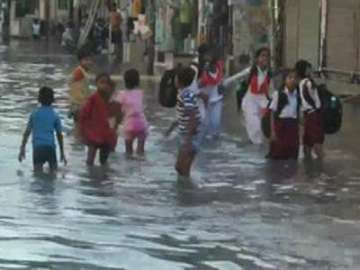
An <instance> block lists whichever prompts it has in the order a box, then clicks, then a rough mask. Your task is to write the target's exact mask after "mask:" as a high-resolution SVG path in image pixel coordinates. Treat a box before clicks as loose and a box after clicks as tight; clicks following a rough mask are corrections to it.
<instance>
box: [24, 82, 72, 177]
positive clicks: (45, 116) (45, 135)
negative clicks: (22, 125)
mask: <svg viewBox="0 0 360 270" xmlns="http://www.w3.org/2000/svg"><path fill="white" fill-rule="evenodd" d="M38 100H39V103H40V104H41V107H39V108H38V109H36V110H35V111H34V112H33V113H32V114H31V116H30V119H29V122H28V125H27V128H26V131H25V133H24V137H23V141H22V144H21V148H20V154H19V161H20V162H22V161H23V160H24V159H25V153H26V151H25V147H26V144H27V141H28V139H29V137H30V135H31V133H32V143H33V164H34V171H35V172H42V171H43V166H44V164H45V163H48V164H49V167H50V171H51V172H54V171H55V170H56V169H57V158H56V146H55V139H54V132H56V136H57V140H58V143H59V147H60V159H61V161H62V162H64V164H65V165H66V158H65V154H64V142H63V135H62V127H61V120H60V118H59V115H58V114H57V113H56V112H55V111H54V108H53V107H52V103H53V102H54V91H53V89H51V88H48V87H42V88H41V89H40V91H39V97H38Z"/></svg>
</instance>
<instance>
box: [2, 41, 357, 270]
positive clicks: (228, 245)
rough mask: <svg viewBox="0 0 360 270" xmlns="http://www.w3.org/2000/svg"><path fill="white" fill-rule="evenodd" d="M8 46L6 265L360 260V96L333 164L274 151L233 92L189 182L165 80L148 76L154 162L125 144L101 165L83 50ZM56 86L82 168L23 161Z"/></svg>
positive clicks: (69, 144)
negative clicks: (44, 98) (44, 92)
mask: <svg viewBox="0 0 360 270" xmlns="http://www.w3.org/2000/svg"><path fill="white" fill-rule="evenodd" d="M0 57H1V59H2V61H1V62H0V91H1V92H0V93H1V95H0V128H1V135H0V136H1V140H0V176H1V177H0V204H1V206H2V207H1V210H2V211H1V214H0V238H1V241H0V268H1V269H36V267H38V269H127V270H142V269H144V270H149V269H156V270H162V269H163V270H176V269H200V270H213V269H220V270H239V269H265V270H267V269H359V268H360V244H359V243H360V167H359V165H360V162H359V146H358V137H359V134H360V128H359V125H357V123H356V119H358V118H359V115H360V107H359V108H356V107H346V108H345V111H346V118H345V120H346V121H345V125H344V129H343V131H342V132H341V133H339V134H338V135H336V136H334V137H331V138H329V140H328V144H327V159H326V161H325V163H324V164H323V166H320V165H319V164H316V163H313V164H304V163H303V162H299V163H297V164H289V163H282V162H280V163H268V162H267V161H266V160H265V159H264V158H263V157H264V154H265V152H266V149H258V148H256V147H254V146H250V145H248V144H247V140H246V137H245V136H244V133H243V130H242V128H241V119H240V118H239V117H238V116H237V115H236V113H235V109H234V106H233V103H232V100H233V99H232V96H231V95H229V96H228V98H227V106H226V112H225V117H224V119H225V121H224V122H225V134H224V138H223V140H222V141H221V142H220V143H218V144H217V145H208V146H205V147H204V149H203V151H202V153H201V154H200V156H199V159H198V161H197V163H196V166H195V170H194V179H195V181H196V182H197V184H198V185H199V188H198V189H196V190H192V191H186V190H181V189H179V188H177V186H176V184H175V182H176V175H175V173H174V171H173V163H174V159H175V156H174V155H175V152H176V143H175V140H165V139H164V138H163V135H162V133H163V132H164V131H165V129H166V128H167V126H168V124H169V123H170V121H171V120H172V119H173V116H174V113H173V112H172V111H168V110H163V109H161V108H160V107H159V106H158V105H157V104H156V87H155V86H154V85H153V84H147V85H146V84H145V85H144V87H145V88H146V91H147V93H148V94H147V100H146V106H147V114H148V116H149V121H150V123H151V135H150V137H149V143H148V147H147V159H146V161H127V160H126V159H125V158H124V157H123V154H122V153H123V151H124V149H123V146H122V144H120V145H119V147H118V149H117V152H116V154H114V155H113V156H112V157H111V162H110V168H109V169H101V168H94V169H91V170H89V169H88V168H87V167H86V166H84V159H85V149H84V147H82V146H80V145H78V143H77V142H76V141H75V140H74V139H73V137H72V135H71V128H72V124H71V122H70V121H69V120H68V119H66V113H67V103H66V91H67V90H66V79H67V76H68V74H69V72H70V70H71V68H72V66H73V64H74V61H75V60H74V59H73V58H71V57H69V56H63V55H59V54H54V53H49V51H48V50H47V48H46V47H43V48H40V49H36V48H35V47H34V46H33V45H32V44H30V43H18V44H13V46H12V47H11V49H9V48H8V47H5V46H2V47H0ZM43 84H48V85H50V86H52V87H55V88H56V95H57V103H56V106H57V108H58V109H59V111H60V113H61V115H62V116H63V118H64V120H65V129H66V132H67V134H68V135H67V136H66V150H67V152H68V156H69V166H68V167H66V168H61V170H60V172H59V173H58V175H57V177H56V178H53V179H50V178H49V177H47V176H44V177H38V176H34V175H33V174H32V172H31V160H30V159H29V160H27V161H26V162H25V163H24V164H19V163H17V161H16V158H17V154H18V147H19V144H20V140H21V133H22V132H23V129H24V127H25V125H26V121H27V117H28V114H29V113H30V111H31V110H32V109H33V108H35V106H36V98H35V97H36V94H37V90H38V87H39V86H40V85H43ZM28 156H29V157H30V156H31V155H30V145H29V146H28Z"/></svg>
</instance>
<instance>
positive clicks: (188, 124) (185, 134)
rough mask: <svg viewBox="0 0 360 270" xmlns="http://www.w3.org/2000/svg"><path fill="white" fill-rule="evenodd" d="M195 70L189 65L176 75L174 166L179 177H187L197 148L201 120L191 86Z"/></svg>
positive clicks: (195, 96)
mask: <svg viewBox="0 0 360 270" xmlns="http://www.w3.org/2000/svg"><path fill="white" fill-rule="evenodd" d="M194 76H195V72H194V70H193V69H192V68H191V67H187V68H183V69H182V70H180V71H179V73H178V75H177V86H178V89H179V93H178V98H177V105H176V111H177V123H178V133H179V139H180V147H179V153H178V157H177V161H176V165H175V168H176V170H177V172H178V174H179V176H181V177H185V178H189V177H190V171H191V165H192V163H193V161H194V159H195V156H196V153H197V151H198V148H199V135H198V127H199V124H200V121H201V117H200V111H199V106H198V102H197V95H196V93H195V92H194V91H193V89H192V88H191V84H192V82H193V79H194Z"/></svg>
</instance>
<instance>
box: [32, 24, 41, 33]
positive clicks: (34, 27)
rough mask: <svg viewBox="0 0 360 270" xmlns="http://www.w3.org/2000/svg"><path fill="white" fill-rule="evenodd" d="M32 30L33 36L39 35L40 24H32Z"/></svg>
mask: <svg viewBox="0 0 360 270" xmlns="http://www.w3.org/2000/svg"><path fill="white" fill-rule="evenodd" d="M32 29H33V34H34V35H37V36H38V35H40V24H39V23H37V24H36V23H33V25H32Z"/></svg>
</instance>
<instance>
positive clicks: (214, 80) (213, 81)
mask: <svg viewBox="0 0 360 270" xmlns="http://www.w3.org/2000/svg"><path fill="white" fill-rule="evenodd" d="M215 74H216V76H215V77H214V76H211V74H210V72H209V71H203V73H202V74H201V76H200V85H201V86H203V87H206V86H215V85H218V84H219V83H220V82H221V81H222V79H223V77H224V62H223V61H218V62H217V63H216V73H215Z"/></svg>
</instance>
